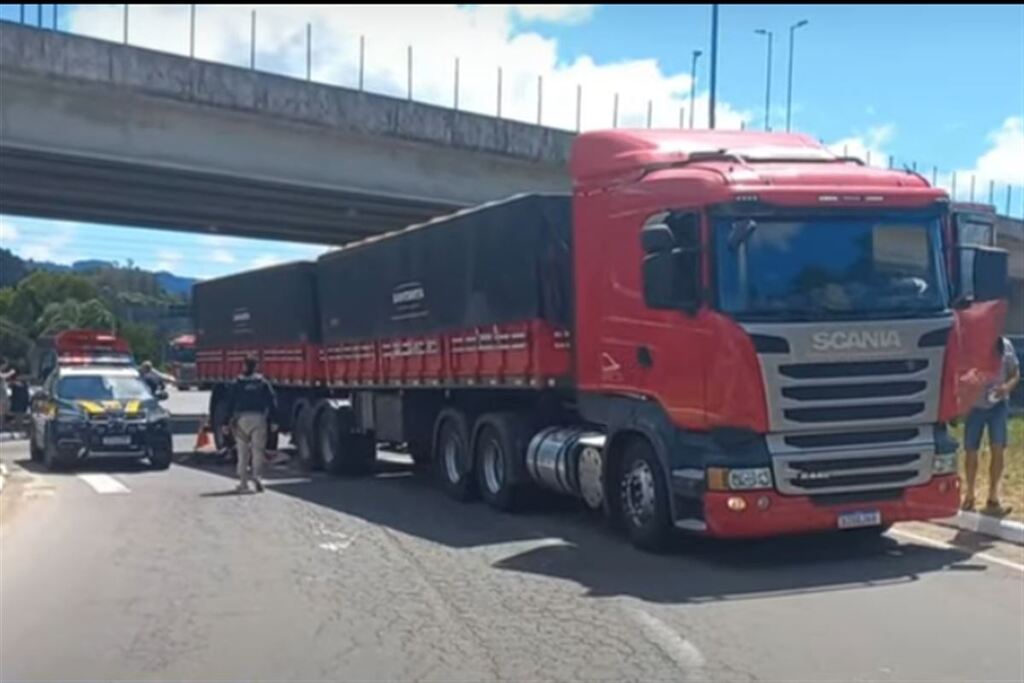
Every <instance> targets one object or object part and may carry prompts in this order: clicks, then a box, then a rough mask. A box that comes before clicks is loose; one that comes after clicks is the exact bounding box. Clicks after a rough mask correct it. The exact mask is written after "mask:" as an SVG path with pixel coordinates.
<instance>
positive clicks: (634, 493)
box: [617, 438, 672, 552]
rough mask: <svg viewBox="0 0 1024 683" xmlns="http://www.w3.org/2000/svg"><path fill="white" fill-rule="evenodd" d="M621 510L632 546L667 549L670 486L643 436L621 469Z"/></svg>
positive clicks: (633, 444) (630, 445)
mask: <svg viewBox="0 0 1024 683" xmlns="http://www.w3.org/2000/svg"><path fill="white" fill-rule="evenodd" d="M617 504H618V508H619V510H618V512H619V517H620V519H621V520H622V524H623V526H624V527H625V529H626V534H627V535H628V536H629V540H630V541H632V543H633V545H634V546H636V547H637V548H640V549H641V550H647V551H650V552H661V551H664V550H665V548H666V547H667V545H668V542H669V539H670V537H671V531H672V524H671V520H670V511H669V500H668V486H667V485H666V483H665V474H664V472H663V471H662V467H661V463H660V462H659V461H658V458H657V456H656V455H655V453H654V448H653V447H652V446H651V444H650V443H649V442H648V441H647V440H646V439H643V438H636V439H632V440H631V441H630V442H629V443H628V444H626V447H625V453H624V454H623V457H622V460H621V461H620V464H619V468H618V501H617Z"/></svg>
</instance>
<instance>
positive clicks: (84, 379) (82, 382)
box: [57, 375, 153, 401]
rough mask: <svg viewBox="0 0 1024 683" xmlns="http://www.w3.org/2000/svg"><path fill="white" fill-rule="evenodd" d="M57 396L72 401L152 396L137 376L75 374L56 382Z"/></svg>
mask: <svg viewBox="0 0 1024 683" xmlns="http://www.w3.org/2000/svg"><path fill="white" fill-rule="evenodd" d="M57 396H58V398H63V399H68V400H72V401H128V400H144V399H148V398H153V394H151V393H150V391H149V387H147V386H146V384H145V382H143V381H142V380H140V379H139V378H137V377H128V376H125V377H111V376H107V375H75V376H73V377H62V378H61V379H60V381H59V382H58V383H57Z"/></svg>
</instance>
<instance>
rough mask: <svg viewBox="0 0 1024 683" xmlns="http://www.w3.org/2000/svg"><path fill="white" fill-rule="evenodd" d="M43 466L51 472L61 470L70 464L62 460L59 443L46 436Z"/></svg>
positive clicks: (44, 439)
mask: <svg viewBox="0 0 1024 683" xmlns="http://www.w3.org/2000/svg"><path fill="white" fill-rule="evenodd" d="M43 444H44V445H43V465H44V466H45V467H46V469H47V470H48V471H50V472H54V471H56V470H61V469H64V468H65V467H67V465H68V462H67V461H66V460H64V459H63V458H61V456H60V451H59V450H58V449H57V443H56V442H55V441H54V440H53V437H51V436H49V435H45V436H44V437H43Z"/></svg>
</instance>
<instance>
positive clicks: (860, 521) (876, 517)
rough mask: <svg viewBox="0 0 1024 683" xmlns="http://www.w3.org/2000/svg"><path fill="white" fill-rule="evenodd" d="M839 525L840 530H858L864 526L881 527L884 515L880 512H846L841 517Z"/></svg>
mask: <svg viewBox="0 0 1024 683" xmlns="http://www.w3.org/2000/svg"><path fill="white" fill-rule="evenodd" d="M838 524H839V528H840V529H856V528H858V527H864V526H880V525H881V524H882V513H881V512H879V511H878V510H858V511H856V512H844V513H843V514H841V515H839V519H838Z"/></svg>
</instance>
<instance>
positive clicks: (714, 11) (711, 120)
mask: <svg viewBox="0 0 1024 683" xmlns="http://www.w3.org/2000/svg"><path fill="white" fill-rule="evenodd" d="M717 85H718V5H717V4H715V5H711V89H710V91H709V93H708V128H710V129H711V130H714V129H715V93H716V86H717Z"/></svg>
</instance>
